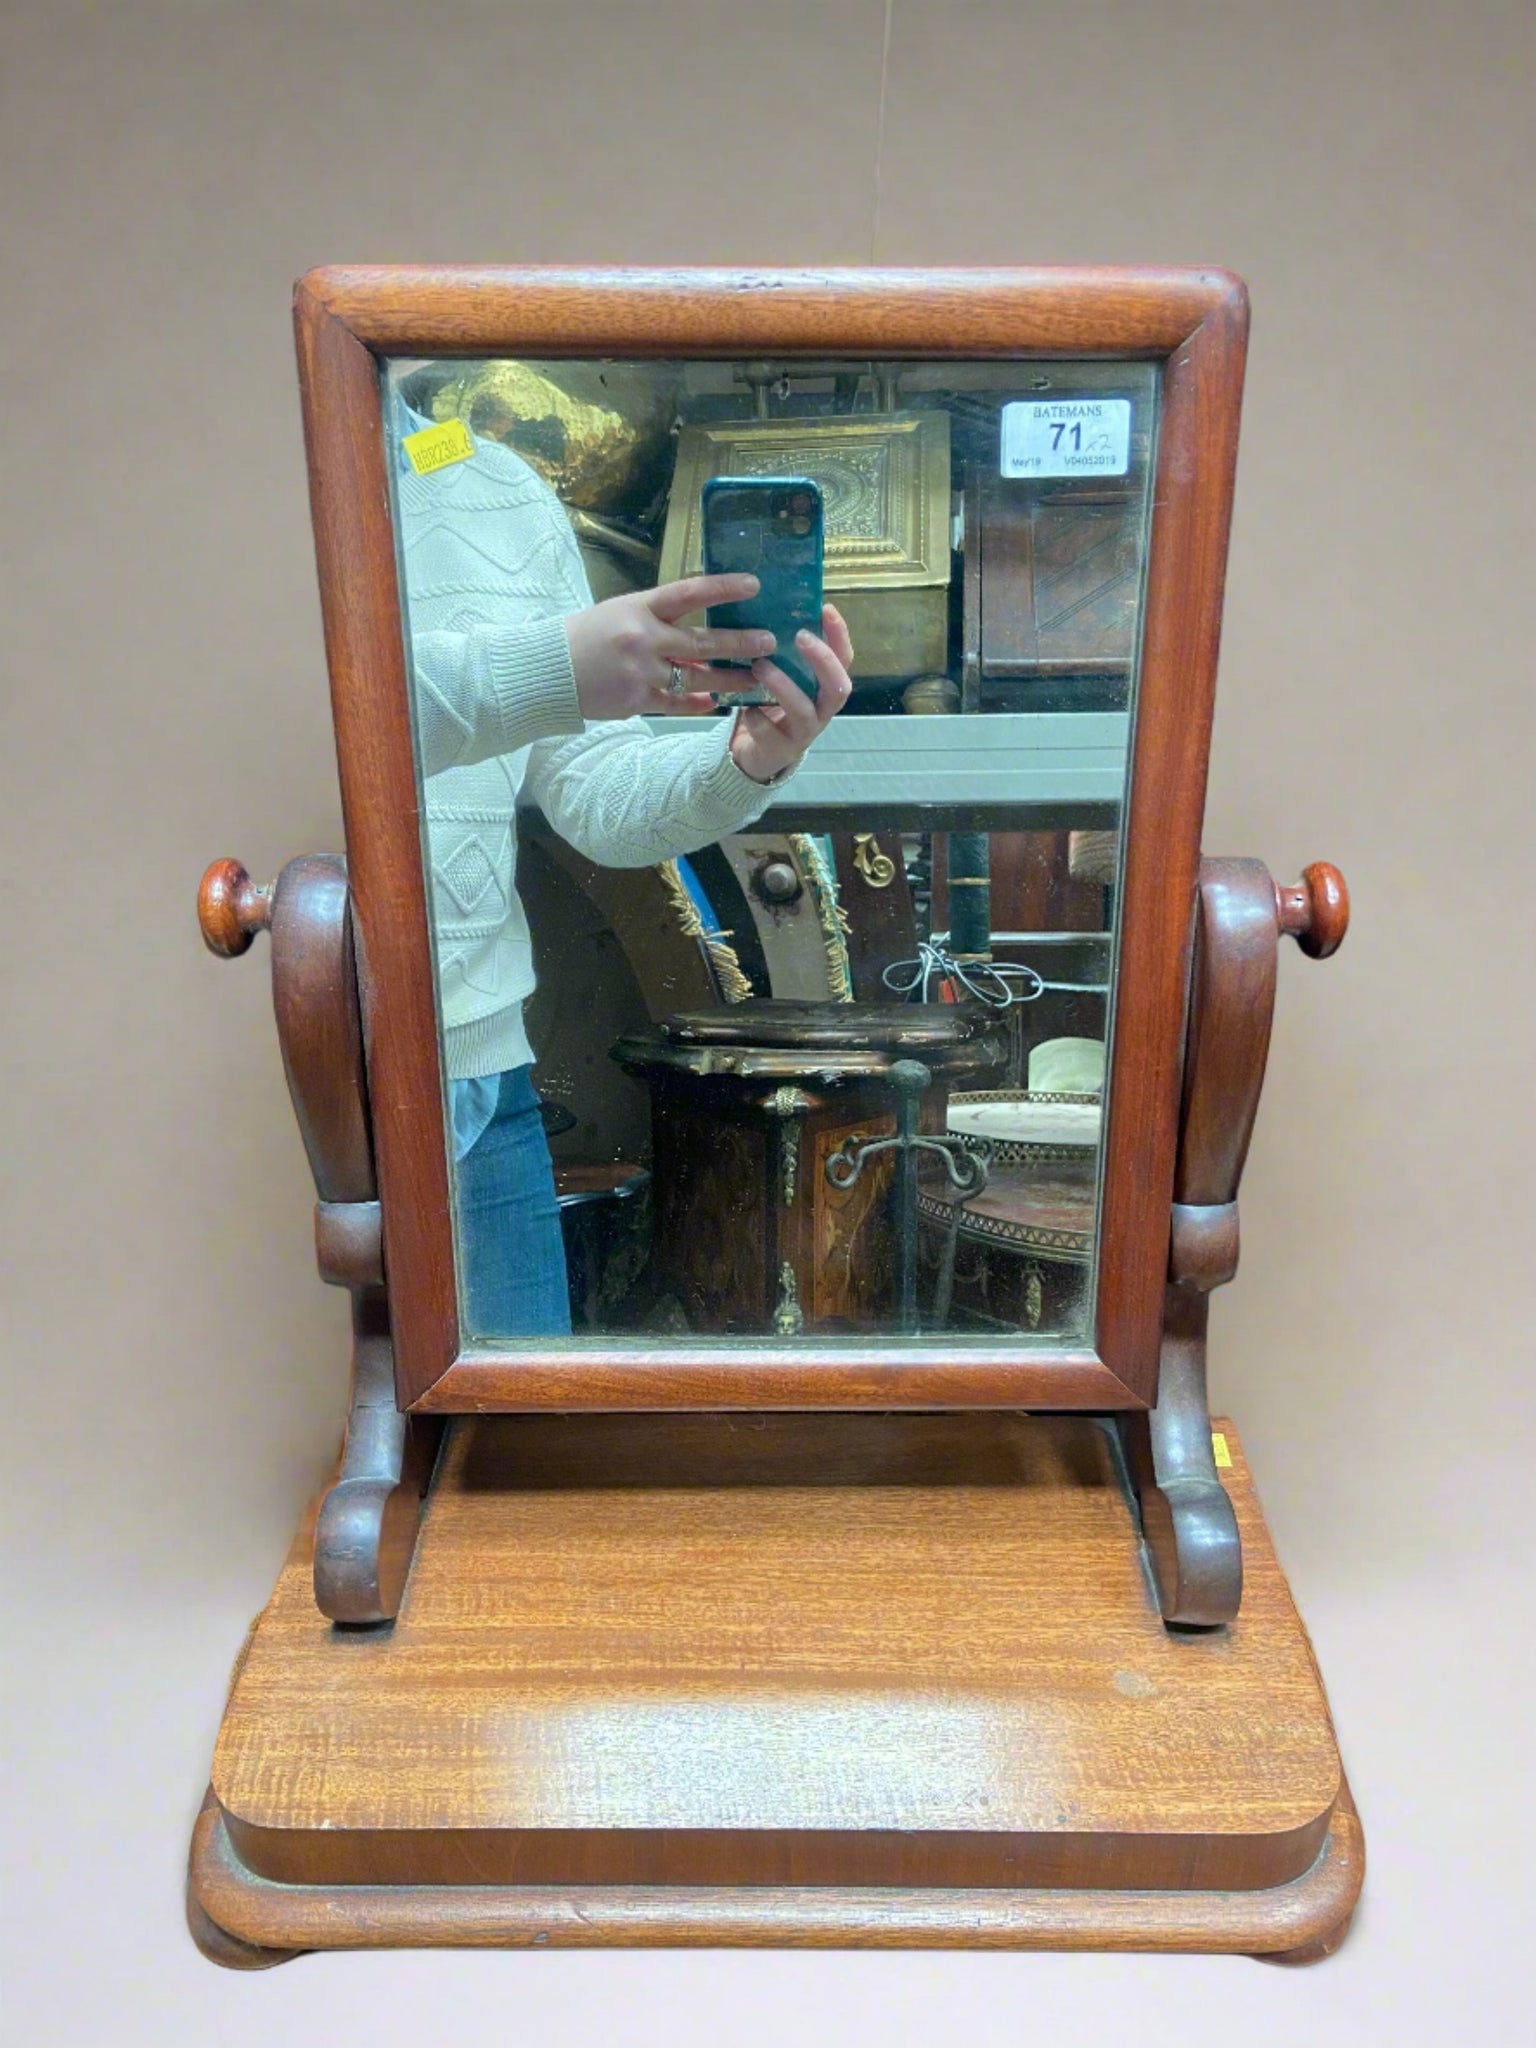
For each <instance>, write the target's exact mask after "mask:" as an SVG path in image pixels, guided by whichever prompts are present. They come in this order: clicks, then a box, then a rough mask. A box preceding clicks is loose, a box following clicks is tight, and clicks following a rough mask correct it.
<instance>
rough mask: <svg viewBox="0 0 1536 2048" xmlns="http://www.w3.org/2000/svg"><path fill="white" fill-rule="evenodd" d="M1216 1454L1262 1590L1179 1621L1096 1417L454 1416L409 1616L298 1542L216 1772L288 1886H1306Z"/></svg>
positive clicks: (247, 1845)
mask: <svg viewBox="0 0 1536 2048" xmlns="http://www.w3.org/2000/svg"><path fill="white" fill-rule="evenodd" d="M1227 1440H1228V1443H1229V1444H1230V1445H1231V1446H1232V1448H1233V1457H1234V1464H1233V1468H1232V1470H1231V1471H1230V1472H1229V1473H1228V1474H1227V1475H1226V1476H1227V1478H1228V1480H1229V1483H1230V1484H1231V1487H1232V1492H1233V1496H1234V1500H1235V1503H1236V1506H1237V1511H1238V1516H1239V1520H1240V1522H1241V1523H1242V1525H1243V1541H1244V1547H1245V1551H1246V1553H1247V1557H1248V1569H1249V1583H1248V1592H1247V1597H1246V1598H1245V1601H1244V1605H1243V1609H1242V1612H1241V1614H1240V1616H1239V1618H1238V1619H1237V1621H1236V1622H1235V1623H1233V1624H1232V1625H1231V1627H1230V1628H1227V1629H1223V1630H1218V1631H1213V1632H1210V1633H1206V1634H1201V1635H1187V1634H1178V1633H1171V1632H1169V1631H1168V1630H1166V1629H1165V1628H1164V1626H1163V1624H1162V1621H1161V1619H1160V1618H1159V1615H1158V1611H1157V1607H1156V1604H1155V1601H1154V1599H1153V1597H1152V1594H1151V1591H1150V1588H1149V1585H1148V1580H1147V1575H1146V1569H1145V1565H1144V1561H1143V1556H1142V1552H1141V1548H1140V1544H1139V1541H1138V1540H1137V1537H1136V1534H1135V1529H1134V1523H1133V1519H1132V1511H1131V1509H1130V1507H1129V1506H1128V1503H1127V1498H1126V1495H1125V1492H1124V1491H1123V1487H1122V1483H1121V1477H1120V1474H1119V1471H1118V1469H1117V1467H1116V1464H1115V1462H1114V1456H1113V1451H1112V1448H1111V1444H1110V1439H1109V1435H1108V1433H1107V1432H1106V1431H1105V1430H1104V1429H1103V1428H1102V1427H1101V1426H1099V1425H1098V1424H1096V1423H1094V1422H1092V1421H1090V1420H1088V1419H1087V1418H1082V1417H1033V1418H1026V1417H1021V1416H1005V1415H984V1416H964V1415H945V1416H939V1415H922V1416H877V1415H867V1416H864V1415H849V1416H826V1415H823V1416H757V1417H744V1416H718V1415H706V1416H696V1417H689V1418H686V1419H685V1418H679V1417H675V1416H674V1417H643V1416H580V1417H557V1416H545V1417H519V1418H495V1419H486V1420H478V1421H469V1420H461V1421H460V1422H458V1423H457V1424H455V1425H454V1426H453V1432H452V1435H451V1438H450V1442H449V1444H448V1445H447V1447H446V1448H445V1451H444V1454H443V1459H442V1461H441V1464H440V1467H439V1472H438V1476H437V1479H436V1480H435V1482H434V1486H433V1490H432V1493H431V1495H430V1497H429V1503H428V1508H427V1513H426V1518H425V1522H424V1526H423V1532H422V1536H421V1541H420V1545H419V1549H418V1553H417V1558H416V1563H415V1567H414V1570H413V1572H412V1576H411V1579H410V1583H409V1586H408V1588H407V1591H406V1595H405V1599H404V1602H403V1605H402V1607H401V1610H400V1614H399V1618H398V1620H397V1621H396V1623H395V1624H394V1627H393V1629H391V1630H387V1631H372V1632H368V1633H366V1634H364V1633H357V1632H347V1631H337V1630H334V1629H332V1628H331V1627H330V1626H329V1625H328V1624H326V1623H325V1622H324V1620H323V1619H322V1618H321V1617H320V1616H319V1615H318V1614H317V1613H316V1611H315V1608H314V1605H313V1600H312V1597H311V1594H310V1588H309V1554H308V1536H307V1532H306V1533H305V1534H301V1536H300V1538H299V1540H298V1541H297V1542H296V1544H295V1546H294V1550H293V1553H292V1555H291V1557H290V1559H289V1561H288V1564H287V1567H286V1568H285V1570H284V1573H283V1575H282V1578H281V1580H280V1582H279V1584H278V1587H277V1590H276V1593H275V1594H274V1597H273V1600H272V1602H271V1604H270V1606H269V1607H268V1608H267V1610H266V1611H265V1613H264V1614H263V1616H262V1617H261V1619H260V1622H259V1624H258V1625H257V1627H256V1629H255V1631H254V1634H253V1636H252V1639H251V1642H250V1646H249V1649H248V1651H247V1653H246V1655H245V1658H244V1660H243V1663H242V1665H241V1668H240V1670H239V1673H238V1675H237V1678H236V1680H235V1683H234V1687H233V1690H232V1694H231V1698H230V1702H229V1706H228V1709H227V1712H226V1715H225V1720H224V1725H223V1729H222V1732H221V1734H220V1738H219V1743H218V1748H217V1752H216V1756H215V1760H214V1767H213V1774H212V1776H213V1788H214V1793H215V1796H216V1798H217V1801H218V1805H219V1808H220V1809H221V1817H222V1821H223V1824H224V1825H225V1826H226V1827H227V1831H228V1837H229V1843H230V1847H231V1850H232V1853H233V1855H234V1856H235V1858H236V1859H237V1860H238V1861H239V1862H240V1863H241V1864H243V1866H244V1867H245V1868H246V1869H247V1870H248V1871H249V1872H250V1873H252V1875H253V1877H255V1878H259V1879H263V1880H266V1881H268V1882H278V1883H282V1884H288V1885H300V1886H315V1885H347V1884H373V1885H407V1886H408V1885H435V1886H450V1887H451V1886H454V1885H466V1884H470V1885H476V1886H485V1885H523V1886H527V1885H545V1886H549V1885H555V1886H560V1885H565V1886H582V1885H610V1886H622V1885H663V1886H684V1887H687V1886H705V1887H708V1886H719V1885H779V1886H805V1885H826V1886H852V1887H860V1886H871V1885H877V1886H878V1885H887V1886H909V1887H916V1888H918V1889H920V1890H921V1889H933V1888H939V1889H942V1890H946V1891H949V1890H958V1891H960V1892H962V1893H963V1892H964V1891H966V1890H967V1889H974V1888H980V1889H993V1890H995V1889H996V1888H998V1887H1005V1888H1017V1887H1040V1886H1046V1887H1061V1886H1067V1887H1077V1888H1086V1889H1090V1890H1102V1889H1104V1888H1109V1887H1113V1888H1115V1889H1117V1890H1125V1889H1144V1888H1156V1889H1158V1890H1172V1891H1209V1890H1212V1889H1217V1888H1219V1889H1222V1890H1226V1891H1244V1890H1255V1889H1261V1888H1270V1887H1274V1886H1276V1885H1283V1884H1286V1883H1287V1882H1290V1881H1293V1880H1296V1879H1299V1878H1300V1877H1302V1876H1303V1875H1304V1874H1305V1873H1306V1872H1307V1871H1308V1870H1309V1869H1310V1868H1311V1867H1312V1866H1313V1865H1314V1864H1315V1862H1316V1860H1317V1858H1318V1856H1319V1854H1320V1852H1321V1851H1322V1849H1323V1845H1324V1841H1325V1837H1326V1836H1327V1834H1328V1830H1329V1826H1330V1822H1331V1819H1332V1817H1333V1814H1334V1810H1335V1806H1336V1803H1337V1801H1338V1798H1339V1796H1340V1787H1341V1773H1340V1765H1339V1758H1338V1753H1337V1749H1336V1746H1335V1743H1334V1738H1333V1732H1332V1728H1331V1725H1330V1722H1329V1717H1328V1709H1327V1704H1326V1701H1325V1699H1324V1696H1323V1692H1322V1689H1321V1685H1320V1683H1319V1680H1318V1676H1317V1672H1316V1669H1315V1666H1314V1663H1313V1659H1312V1655H1311V1651H1310V1647H1309V1645H1308V1642H1307V1638H1306V1634H1305V1631H1304V1630H1303V1628H1302V1626H1301V1623H1300V1621H1299V1619H1298V1617H1297V1615H1296V1612H1295V1608H1294V1606H1293V1605H1292V1602H1291V1599H1290V1595H1289V1592H1288V1590H1287V1588H1286V1585H1285V1581H1284V1579H1283V1577H1282V1575H1281V1572H1280V1569H1279V1566H1278V1564H1277V1562H1276V1560H1275V1557H1274V1553H1273V1550H1272V1548H1271V1546H1270V1544H1269V1541H1268V1537H1267V1533H1266V1531H1265V1529H1264V1525H1263V1521H1262V1517H1261V1515H1260V1513H1259V1511H1258V1508H1257V1504H1256V1502H1255V1500H1254V1497H1253V1493H1252V1490H1251V1487H1250V1485H1249V1482H1248V1478H1247V1473H1246V1469H1245V1467H1244V1464H1243V1460H1242V1456H1241V1452H1240V1449H1239V1448H1238V1447H1237V1445H1236V1440H1235V1437H1234V1436H1233V1435H1232V1434H1231V1432H1230V1430H1228V1433H1227ZM208 1910H209V1911H210V1912H211V1913H212V1917H213V1918H214V1919H215V1920H217V1921H219V1922H220V1924H222V1925H225V1926H226V1927H229V1928H230V1929H231V1931H233V1932H235V1933H237V1934H240V1935H242V1937H243V1938H245V1939H248V1940H251V1941H254V1942H256V1943H258V1945H261V1944H265V1943H266V1942H267V1941H268V1939H269V1935H268V1934H267V1933H264V1932H262V1931H261V1929H260V1928H259V1927H254V1928H253V1927H250V1926H247V1925H245V1924H243V1923H242V1924H241V1925H238V1926H237V1925H236V1924H235V1923H234V1922H233V1921H230V1920H227V1919H226V1918H225V1917H224V1915H223V1913H222V1912H221V1911H219V1910H215V1908H214V1907H213V1906H211V1905H210V1906H209V1908H208ZM1337 1917H1339V1916H1338V1915H1335V1918H1337ZM615 1938H622V1937H615ZM633 1938H637V1939H665V1938H666V1936H665V1934H664V1933H661V1932H656V1931H653V1933H651V1934H649V1935H646V1934H638V1935H636V1936H634V1937H633ZM832 1938H835V1937H832ZM278 1945H279V1946H281V1945H283V1944H282V1943H281V1942H279V1943H278ZM1271 1945H1276V1946H1285V1945H1289V1944H1283V1943H1281V1944H1271Z"/></svg>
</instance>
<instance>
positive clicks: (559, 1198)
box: [384, 358, 1157, 1347]
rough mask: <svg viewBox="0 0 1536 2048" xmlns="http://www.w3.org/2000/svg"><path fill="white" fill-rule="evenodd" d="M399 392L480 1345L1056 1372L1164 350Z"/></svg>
mask: <svg viewBox="0 0 1536 2048" xmlns="http://www.w3.org/2000/svg"><path fill="white" fill-rule="evenodd" d="M384 395H385V407H384V414H385V430H386V434H387V436H388V440H389V466H390V474H391V477H392V480H393V490H394V510H395V520H396V532H397V541H398V555H399V565H400V580H401V588H402V593H403V601H404V608H405V614H406V616H405V619H404V621H403V631H404V634H405V640H406V646H407V649H408V656H409V662H408V666H409V673H410V677H411V690H412V708H413V719H414V729H415V734H416V744H417V757H418V767H419V772H420V774H421V778H422V814H423V857H424V859H425V860H426V862H427V863H428V867H429V871H430V886H429V891H428V894H429V902H430V905H431V913H432V925H433V932H432V939H433V946H434V952H435V961H436V975H437V987H438V1008H439V1023H440V1028H441V1032H442V1045H443V1072H444V1079H445V1089H446V1100H445V1119H444V1128H445V1142H446V1144H447V1146H448V1148H449V1152H450V1156H451V1159H452V1165H453V1173H452V1181H453V1186H454V1190H455V1197H454V1199H455V1212H456V1213H455V1237H456V1243H457V1248H458V1263H459V1300H460V1315H461V1322H462V1325H463V1328H464V1331H465V1335H466V1337H467V1338H468V1339H470V1340H472V1341H476V1342H480V1343H488V1344H492V1345H503V1344H510V1345H514V1346H516V1345H519V1344H525V1345H527V1344H531V1345H533V1346H534V1347H537V1345H538V1344H539V1343H540V1342H541V1341H542V1342H544V1343H546V1344H547V1343H548V1341H549V1340H551V1339H562V1340H565V1341H576V1342H582V1341H591V1340H593V1339H594V1338H599V1337H601V1338H605V1339H606V1340H607V1341H610V1342H611V1341H612V1340H613V1339H615V1338H626V1337H627V1338H630V1339H633V1340H637V1341H647V1342H652V1343H655V1342H666V1343H669V1344H675V1343H687V1342H689V1341H690V1340H714V1341H718V1340H719V1339H720V1338H722V1337H736V1338H740V1339H743V1340H752V1341H755V1342H758V1343H762V1342H769V1343H772V1342H775V1341H780V1342H783V1341H794V1340H799V1341H801V1342H804V1341H806V1340H816V1341H824V1340H835V1339H839V1338H841V1339H848V1340H856V1339H858V1338H860V1337H863V1338H865V1339H868V1338H870V1337H880V1338H902V1337H908V1338H916V1337H923V1338H926V1339H929V1340H934V1339H937V1340H939V1341H943V1340H945V1339H948V1340H950V1341H956V1342H958V1341H968V1342H975V1341H977V1340H984V1339H987V1338H992V1339H999V1338H1006V1339H1010V1340H1012V1341H1015V1342H1017V1341H1026V1342H1032V1343H1040V1344H1047V1345H1052V1346H1057V1347H1059V1346H1062V1345H1064V1344H1080V1343H1082V1342H1084V1341H1086V1340H1087V1339H1088V1338H1089V1337H1090V1335H1091V1330H1092V1320H1093V1299H1094V1284H1093V1283H1094V1261H1095V1217H1096V1211H1097V1206H1098V1193H1099V1177H1100V1160H1101V1145H1100V1140H1101V1134H1102V1129H1103V1116H1104V1108H1105V1097H1106V1086H1107V1081H1106V1075H1107V1067H1108V1062H1107V1057H1106V1054H1107V1046H1108V1039H1109V1031H1110V1023H1111V1016H1112V1007H1113V1005H1112V1000H1111V997H1112V987H1113V973H1114V960H1115V936H1116V934H1115V915H1116V903H1117V896H1118V888H1117V879H1118V873H1119V854H1120V835H1119V824H1120V817H1121V812H1122V808H1123V804H1124V799H1125V783H1126V774H1127V761H1128V733H1129V725H1130V711H1131V708H1132V705H1133V700H1134V690H1135V675H1136V662H1137V652H1138V638H1139V625H1140V611H1141V599H1142V583H1143V571H1144V565H1145V559H1146V552H1147V548H1146V542H1147V530H1148V519H1149V479H1150V476H1151V465H1152V459H1153V444H1154V437H1155V430H1156V406H1157V372H1156V369H1155V367H1154V366H1152V365H1148V364H1141V363H1110V362H1100V361H1095V362H1041V361H1018V362H1004V361H994V362H985V363H957V362H942V363H910V362H903V363H870V362H856V361H829V362H808V361H805V360H804V359H799V358H796V359H789V360H785V361H782V362H762V361H748V362H736V363H732V362H662V361H647V362H599V361H589V362H558V363H552V362H537V363H535V362H509V361H498V362H469V363H464V362H452V363H430V362H407V361H394V362H391V363H389V364H388V365H387V366H386V372H385V394H384ZM770 648H771V656H770V655H769V654H768V653H767V652H765V650H768V649H770Z"/></svg>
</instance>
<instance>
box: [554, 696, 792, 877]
mask: <svg viewBox="0 0 1536 2048" xmlns="http://www.w3.org/2000/svg"><path fill="white" fill-rule="evenodd" d="M710 727H711V730H710V731H709V732H708V733H698V732H692V733H686V734H679V735H678V737H677V738H675V739H674V738H671V737H670V736H668V737H663V736H661V735H658V734H656V733H653V732H652V731H651V730H650V728H649V727H648V726H646V725H644V724H642V722H641V721H640V720H639V719H637V718H626V719H624V720H622V721H616V722H614V723H612V724H601V725H591V726H588V728H587V730H586V731H585V732H583V733H579V734H578V735H577V736H576V737H575V738H573V739H563V740H544V741H541V742H540V743H539V744H538V745H537V746H536V747H533V748H532V749H531V750H530V752H529V756H528V772H527V774H526V775H525V777H524V779H523V786H522V791H521V800H522V801H523V802H525V803H534V804H537V805H538V807H539V808H540V810H542V811H543V813H544V815H545V817H546V818H547V819H548V820H549V823H550V824H551V825H552V826H553V827H554V829H555V831H557V832H558V833H559V834H560V836H561V838H562V839H566V840H568V841H569V842H570V844H571V845H572V846H574V847H575V848H576V850H577V852H578V853H584V854H585V855H586V856H587V858H588V860H594V861H596V862H598V864H599V865H600V866H602V867H607V868H645V867H651V866H653V865H654V864H655V863H656V862H657V861H663V860H675V859H676V858H677V856H678V855H679V854H682V853H693V852H695V851H696V850H697V849H698V848H699V847H701V846H708V845H709V844H710V843H711V842H712V841H713V840H716V839H719V838H720V837H721V836H722V835H723V834H724V833H727V832H739V831H741V830H742V828H743V827H744V826H746V825H750V824H751V823H752V821H753V819H754V818H757V817H759V816H760V815H761V813H762V812H763V811H765V810H766V809H767V808H768V805H769V804H770V803H771V802H772V801H773V799H774V798H775V796H776V795H777V793H778V787H777V786H776V787H775V788H773V789H770V788H769V787H768V786H767V785H766V784H764V783H761V782H754V781H753V780H752V778H751V776H750V775H743V774H742V772H741V770H740V769H739V768H738V767H737V766H736V763H735V762H734V761H733V760H732V758H731V754H730V739H731V733H732V732H733V730H734V729H735V721H734V720H733V719H728V718H720V719H712V720H711V721H710ZM779 786H782V785H779Z"/></svg>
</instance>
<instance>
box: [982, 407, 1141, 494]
mask: <svg viewBox="0 0 1536 2048" xmlns="http://www.w3.org/2000/svg"><path fill="white" fill-rule="evenodd" d="M1130 466H1131V401H1130V400H1129V399H1128V398H1019V399H1015V400H1014V402H1013V403H1012V404H1011V405H1005V406H1004V407H1003V445H1002V455H1001V467H1002V473H1003V475H1004V476H1124V475H1125V473H1126V471H1127V470H1128V469H1129V468H1130Z"/></svg>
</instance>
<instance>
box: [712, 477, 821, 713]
mask: <svg viewBox="0 0 1536 2048" xmlns="http://www.w3.org/2000/svg"><path fill="white" fill-rule="evenodd" d="M703 525H704V572H705V574H706V575H708V576H724V575H729V574H731V573H732V572H734V571H740V570H749V571H750V572H751V573H752V575H754V576H755V577H756V578H757V580H758V585H759V588H758V593H757V595H756V597H749V598H748V599H746V601H745V602H744V603H742V604H716V605H711V606H710V608H709V623H710V624H711V625H712V626H737V627H743V626H746V627H752V626H755V627H758V628H766V630H767V631H768V632H770V633H772V634H773V636H774V638H775V640H776V641H777V642H778V646H777V648H776V649H775V651H774V653H773V654H772V656H771V657H770V659H771V660H772V661H773V663H774V665H775V666H776V667H778V668H781V669H782V670H783V671H784V673H785V675H787V676H788V677H789V679H790V681H791V682H795V683H798V684H799V685H800V688H801V689H802V690H804V692H805V694H806V695H807V696H808V697H811V698H814V697H815V696H816V694H817V689H816V678H815V676H814V675H813V673H812V672H811V670H810V668H809V667H808V665H807V664H806V661H805V659H804V657H803V656H802V655H801V654H800V652H799V651H798V649H797V648H796V646H795V635H796V634H797V633H798V632H800V631H801V629H802V628H804V627H807V626H808V627H809V628H810V630H811V631H812V632H813V633H820V631H821V575H822V508H821V490H820V487H819V486H818V485H817V484H816V483H814V482H813V481H812V479H811V478H810V477H808V476H712V477H711V478H710V479H709V481H708V482H707V483H706V484H705V486H704V496H703ZM710 666H711V667H712V668H720V669H725V670H727V671H729V672H732V673H734V674H736V675H739V676H740V677H741V679H742V683H743V687H742V689H740V690H736V691H717V692H716V697H717V700H718V701H719V702H720V703H722V704H769V703H771V702H772V701H773V700H772V698H771V697H770V696H769V695H768V692H767V691H766V690H764V689H762V688H761V687H760V686H758V685H757V684H755V683H753V682H752V679H751V677H750V675H749V674H748V672H747V671H746V670H745V669H743V668H740V667H738V666H737V664H735V663H734V662H729V661H716V662H711V664H710Z"/></svg>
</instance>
